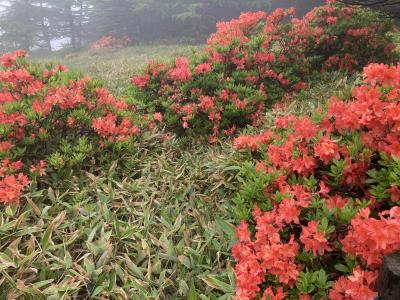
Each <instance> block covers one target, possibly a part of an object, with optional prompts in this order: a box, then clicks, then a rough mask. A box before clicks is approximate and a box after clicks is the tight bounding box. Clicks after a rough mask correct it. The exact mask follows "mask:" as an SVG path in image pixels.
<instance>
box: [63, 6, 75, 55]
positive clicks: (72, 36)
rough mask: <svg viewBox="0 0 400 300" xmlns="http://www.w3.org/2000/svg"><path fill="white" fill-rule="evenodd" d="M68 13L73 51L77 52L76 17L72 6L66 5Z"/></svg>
mask: <svg viewBox="0 0 400 300" xmlns="http://www.w3.org/2000/svg"><path fill="white" fill-rule="evenodd" d="M65 8H66V13H67V14H68V25H69V34H70V38H71V46H72V49H74V50H76V49H77V46H76V35H75V34H76V32H75V23H74V15H73V14H72V5H71V4H66V7H65Z"/></svg>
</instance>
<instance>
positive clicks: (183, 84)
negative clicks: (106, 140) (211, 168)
mask: <svg viewBox="0 0 400 300" xmlns="http://www.w3.org/2000/svg"><path fill="white" fill-rule="evenodd" d="M294 13H295V11H294V9H288V10H284V9H277V10H276V11H274V12H272V13H271V14H269V15H267V14H266V13H264V12H248V13H242V14H241V15H240V17H239V19H236V20H232V21H229V22H221V23H218V24H217V32H216V33H215V34H213V35H212V36H211V37H210V38H209V40H208V45H207V47H206V49H205V51H204V53H197V54H194V55H192V56H191V57H189V58H178V59H176V60H175V61H174V62H170V63H157V62H154V61H153V62H150V63H149V64H148V66H147V67H146V68H145V69H144V70H143V73H142V74H141V75H135V76H133V78H132V83H133V86H134V88H133V89H132V90H131V91H130V92H131V93H133V95H134V96H136V98H139V99H143V101H142V102H141V103H140V105H141V108H142V109H144V110H146V111H148V112H162V113H163V114H164V115H165V121H166V125H167V126H168V127H169V128H170V129H172V130H174V131H176V132H178V133H187V134H190V133H193V134H199V133H200V134H203V133H208V134H209V137H210V142H214V141H215V140H216V139H217V137H218V136H219V134H221V133H222V132H224V133H225V134H227V135H231V134H233V133H234V131H235V130H236V129H237V128H239V127H243V126H245V125H246V124H255V123H257V121H258V120H259V118H260V116H262V115H263V111H264V109H265V108H268V107H270V106H271V105H272V104H274V103H277V102H280V103H282V102H287V101H289V100H290V99H291V98H292V97H293V95H294V94H296V93H297V92H298V91H300V90H301V89H304V88H307V82H308V81H309V80H310V79H311V78H312V77H313V76H314V75H315V74H318V73H319V72H325V71H330V70H336V69H342V70H347V71H349V72H353V71H357V70H360V69H362V67H363V66H364V65H366V64H367V63H369V62H391V61H392V60H393V59H394V57H395V52H394V46H393V43H392V41H391V39H390V38H389V36H388V34H387V33H388V32H389V31H390V30H391V29H392V26H393V24H392V22H391V21H390V20H388V19H380V18H379V16H378V15H377V14H376V13H374V12H372V11H369V10H364V9H362V8H358V7H347V6H344V5H343V4H339V3H336V2H335V1H328V2H327V4H326V5H324V6H322V7H319V8H316V9H314V10H313V11H311V12H310V13H308V14H307V15H306V16H305V17H304V18H302V19H296V18H294V17H293V16H294ZM288 20H290V21H291V22H289V23H288Z"/></svg>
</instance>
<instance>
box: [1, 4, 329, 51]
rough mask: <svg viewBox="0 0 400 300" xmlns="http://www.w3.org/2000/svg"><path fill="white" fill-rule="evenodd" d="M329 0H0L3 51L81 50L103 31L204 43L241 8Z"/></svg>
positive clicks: (137, 38) (134, 38) (305, 7)
mask: <svg viewBox="0 0 400 300" xmlns="http://www.w3.org/2000/svg"><path fill="white" fill-rule="evenodd" d="M324 2H325V1H324V0H307V1H305V0H52V1H46V0H41V1H37V0H36V1H34V0H7V1H4V0H0V52H6V51H11V50H15V49H25V50H30V51H35V52H48V51H59V50H67V49H68V50H79V49H81V48H84V47H87V46H88V45H90V44H91V43H93V42H95V41H97V40H99V39H100V38H101V37H104V36H113V37H116V38H122V39H125V40H129V41H130V44H132V45H135V44H139V43H140V44H143V43H149V42H162V41H168V40H169V41H170V40H173V41H182V42H185V43H203V42H205V41H206V38H207V36H208V35H209V34H210V33H212V32H214V31H215V24H216V22H218V21H220V20H229V19H232V18H236V17H238V16H239V14H240V12H242V11H255V10H264V11H271V10H273V9H275V8H277V7H290V6H295V7H296V8H297V10H298V15H299V16H300V15H303V14H304V13H305V12H307V11H309V10H310V9H311V8H312V7H314V6H318V5H321V4H323V3H324Z"/></svg>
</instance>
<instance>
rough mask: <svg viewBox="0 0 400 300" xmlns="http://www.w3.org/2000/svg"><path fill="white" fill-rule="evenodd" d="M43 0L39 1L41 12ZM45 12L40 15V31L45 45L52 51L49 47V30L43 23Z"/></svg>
mask: <svg viewBox="0 0 400 300" xmlns="http://www.w3.org/2000/svg"><path fill="white" fill-rule="evenodd" d="M43 8H44V7H43V0H41V1H40V9H41V10H42V12H43ZM45 17H46V16H45V14H44V13H43V15H42V24H41V25H42V32H43V38H44V41H45V43H46V46H47V49H48V50H49V51H50V52H51V51H53V49H52V48H51V40H50V35H49V30H48V28H47V26H46V24H45Z"/></svg>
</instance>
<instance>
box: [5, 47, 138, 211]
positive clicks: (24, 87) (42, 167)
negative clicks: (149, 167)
mask: <svg viewBox="0 0 400 300" xmlns="http://www.w3.org/2000/svg"><path fill="white" fill-rule="evenodd" d="M26 56H27V53H26V52H24V51H16V52H14V53H10V54H5V55H3V56H2V57H1V58H0V61H1V63H2V68H0V159H1V163H0V203H5V204H10V203H15V202H17V201H18V199H19V197H20V195H21V192H22V191H23V190H24V189H25V188H26V187H27V186H28V184H29V181H30V180H32V179H35V178H37V177H38V176H44V175H45V174H46V171H50V172H51V173H52V174H51V175H52V179H57V176H70V175H71V174H73V173H72V172H73V171H74V172H80V171H82V170H91V169H93V167H94V166H95V165H96V163H98V162H107V161H109V160H110V157H111V153H113V151H112V150H114V151H115V150H116V149H117V148H118V149H121V148H123V147H125V148H133V146H132V142H133V139H134V138H135V136H137V135H138V133H139V127H138V125H137V123H138V122H139V121H141V118H138V116H137V114H136V113H135V106H134V105H128V104H127V103H126V102H125V101H124V100H119V99H115V98H114V97H113V96H112V95H111V94H110V93H109V92H108V91H107V90H106V89H105V88H103V87H101V86H100V85H99V84H98V83H96V82H95V81H93V80H91V79H90V78H88V77H83V78H82V77H79V76H78V75H76V74H74V73H72V72H68V71H67V70H66V67H64V66H59V65H58V66H46V67H44V66H41V65H38V64H32V63H30V62H28V61H27V60H26V58H25V57H26ZM111 148H112V149H111ZM53 171H54V172H53ZM28 177H29V178H28ZM58 179H61V180H62V179H63V178H58Z"/></svg>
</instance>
